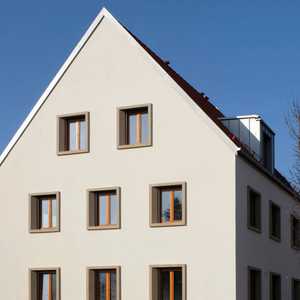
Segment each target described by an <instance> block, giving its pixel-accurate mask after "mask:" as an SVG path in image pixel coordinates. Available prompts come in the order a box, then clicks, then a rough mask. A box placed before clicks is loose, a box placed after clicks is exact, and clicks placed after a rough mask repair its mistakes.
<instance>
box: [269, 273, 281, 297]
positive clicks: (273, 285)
mask: <svg viewBox="0 0 300 300" xmlns="http://www.w3.org/2000/svg"><path fill="white" fill-rule="evenodd" d="M270 300H281V276H280V275H279V274H274V273H271V274H270Z"/></svg>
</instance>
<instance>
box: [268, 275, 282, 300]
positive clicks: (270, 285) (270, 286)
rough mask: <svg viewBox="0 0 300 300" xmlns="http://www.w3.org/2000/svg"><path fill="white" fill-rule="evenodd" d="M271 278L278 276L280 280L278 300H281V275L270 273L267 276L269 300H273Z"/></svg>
mask: <svg viewBox="0 0 300 300" xmlns="http://www.w3.org/2000/svg"><path fill="white" fill-rule="evenodd" d="M273 276H278V277H279V280H280V287H279V288H280V299H281V300H282V280H281V275H280V274H278V273H274V272H270V274H269V289H270V290H269V299H270V300H273V281H272V278H273Z"/></svg>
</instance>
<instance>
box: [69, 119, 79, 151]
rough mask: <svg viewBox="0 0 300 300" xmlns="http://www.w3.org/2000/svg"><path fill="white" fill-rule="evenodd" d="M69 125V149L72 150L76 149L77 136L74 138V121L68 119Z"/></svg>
mask: <svg viewBox="0 0 300 300" xmlns="http://www.w3.org/2000/svg"><path fill="white" fill-rule="evenodd" d="M68 126H69V141H68V142H69V144H68V146H69V149H68V150H70V151H72V150H77V138H76V121H69V122H68Z"/></svg>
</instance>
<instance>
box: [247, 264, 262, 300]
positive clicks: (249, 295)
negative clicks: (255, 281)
mask: <svg viewBox="0 0 300 300" xmlns="http://www.w3.org/2000/svg"><path fill="white" fill-rule="evenodd" d="M251 271H257V272H260V299H259V300H262V299H263V298H262V296H263V286H262V285H263V274H262V270H261V269H259V268H256V267H248V273H247V277H248V300H251V281H250V272H251Z"/></svg>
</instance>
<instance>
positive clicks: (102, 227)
mask: <svg viewBox="0 0 300 300" xmlns="http://www.w3.org/2000/svg"><path fill="white" fill-rule="evenodd" d="M111 229H121V226H120V225H119V224H114V225H101V226H88V227H87V230H111Z"/></svg>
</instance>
